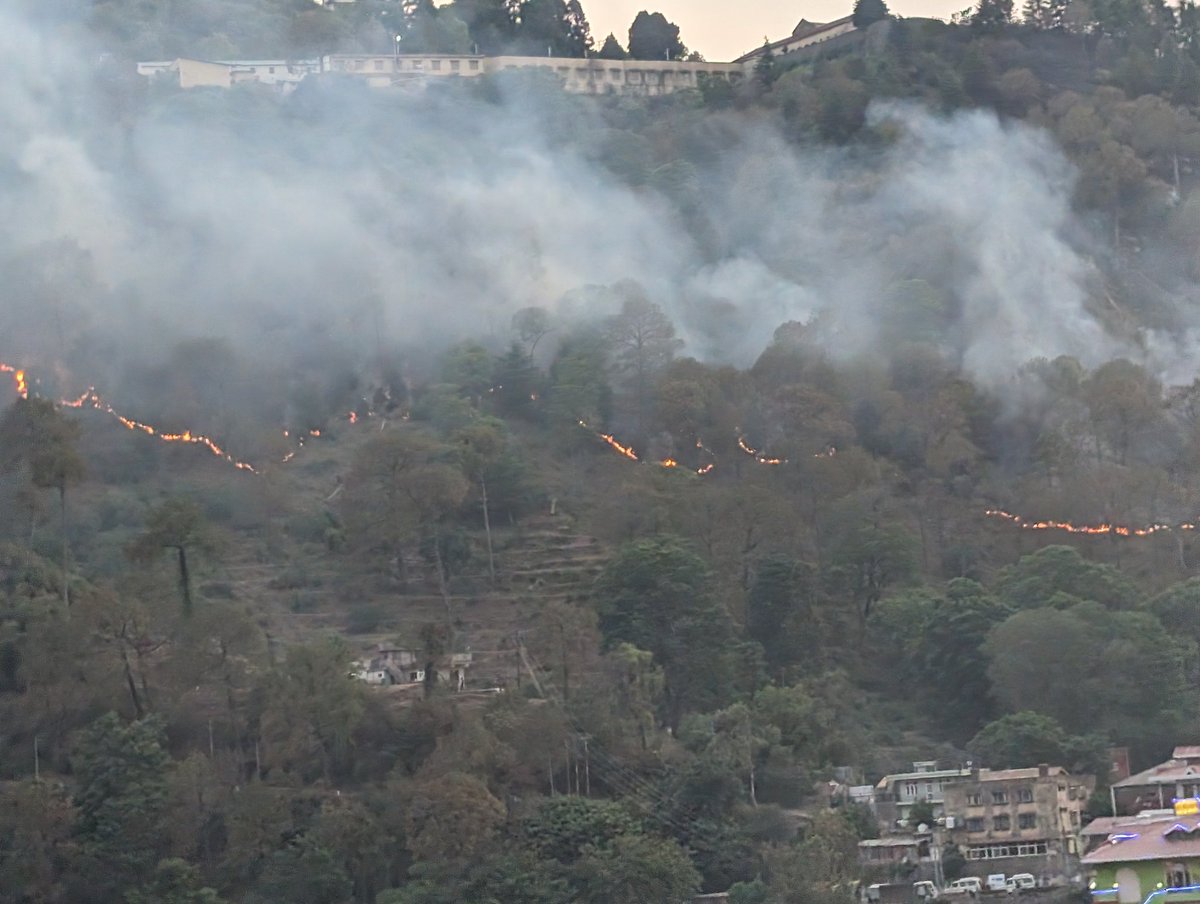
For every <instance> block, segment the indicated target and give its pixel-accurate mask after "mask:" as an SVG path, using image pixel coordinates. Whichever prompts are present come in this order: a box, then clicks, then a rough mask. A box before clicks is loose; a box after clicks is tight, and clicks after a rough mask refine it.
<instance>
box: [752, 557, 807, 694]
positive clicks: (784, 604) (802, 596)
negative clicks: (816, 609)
mask: <svg viewBox="0 0 1200 904" xmlns="http://www.w3.org/2000/svg"><path fill="white" fill-rule="evenodd" d="M813 584H814V580H813V571H812V568H811V567H810V566H808V565H806V564H804V563H801V562H797V561H795V560H793V559H789V558H785V557H783V556H777V557H772V558H769V559H766V560H765V561H763V562H762V563H760V564H759V565H758V568H757V570H756V573H755V577H754V583H753V585H751V587H750V593H749V595H748V597H747V600H746V633H747V634H748V635H749V636H750V637H751V638H753V639H754V640H756V641H758V642H759V643H760V644H762V648H763V652H764V654H765V655H766V658H767V665H768V667H769V668H771V669H772V670H777V669H780V668H782V667H783V666H786V665H790V664H791V663H793V662H795V661H796V660H797V659H799V658H800V657H802V656H803V655H804V653H805V652H806V650H811V649H812V648H814V647H815V644H814V643H813V638H809V637H804V636H803V635H802V634H800V630H802V628H801V626H800V625H799V624H798V622H799V621H800V620H801V619H803V618H804V617H805V616H806V615H811V606H812V601H813V594H814V590H815V588H814V586H813ZM805 627H809V626H807V625H806V626H805ZM798 629H800V630H798Z"/></svg>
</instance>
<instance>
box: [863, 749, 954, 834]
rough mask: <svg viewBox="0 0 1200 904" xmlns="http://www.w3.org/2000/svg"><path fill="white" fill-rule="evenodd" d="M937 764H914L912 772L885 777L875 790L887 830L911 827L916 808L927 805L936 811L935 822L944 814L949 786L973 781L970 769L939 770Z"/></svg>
mask: <svg viewBox="0 0 1200 904" xmlns="http://www.w3.org/2000/svg"><path fill="white" fill-rule="evenodd" d="M937 766H938V764H937V761H936V760H926V761H922V762H918V763H913V771H912V772H898V773H895V774H893V775H885V776H884V777H883V778H881V779H880V780H879V783H878V784H877V785H876V786H875V815H876V816H877V817H878V818H879V821H880V822H881V823H883V824H884V826H886V827H889V828H892V829H894V828H896V827H901V826H908V827H909V828H914V829H915V828H916V826H909V821H910V820H909V814H910V813H911V812H912V808H913V805H914V804H916V803H918V802H920V801H924V802H927V803H929V804H930V805H931V806H932V808H933V815H934V818H935V819H936V818H938V817H941V816H942V815H943V813H944V807H943V804H944V801H945V791H946V787H947V786H948V785H951V784H953V783H954V782H959V781H963V780H964V779H966V778H969V777H970V775H971V770H970V769H969V768H960V769H938V767H937Z"/></svg>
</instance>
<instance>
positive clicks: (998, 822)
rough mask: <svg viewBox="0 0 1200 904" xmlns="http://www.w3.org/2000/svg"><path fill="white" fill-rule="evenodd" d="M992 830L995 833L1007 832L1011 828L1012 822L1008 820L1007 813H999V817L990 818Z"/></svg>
mask: <svg viewBox="0 0 1200 904" xmlns="http://www.w3.org/2000/svg"><path fill="white" fill-rule="evenodd" d="M992 828H993V829H995V830H996V831H997V832H1007V831H1008V830H1009V829H1010V828H1012V820H1011V819H1009V818H1008V814H1007V813H1001V814H1000V815H999V816H993V817H992Z"/></svg>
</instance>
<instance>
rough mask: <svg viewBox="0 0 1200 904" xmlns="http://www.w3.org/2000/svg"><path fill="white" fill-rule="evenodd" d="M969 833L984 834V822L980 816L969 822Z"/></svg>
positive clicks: (972, 818)
mask: <svg viewBox="0 0 1200 904" xmlns="http://www.w3.org/2000/svg"><path fill="white" fill-rule="evenodd" d="M967 831H968V832H982V831H983V820H982V819H981V818H980V817H978V816H972V817H970V818H969V819H968V820H967Z"/></svg>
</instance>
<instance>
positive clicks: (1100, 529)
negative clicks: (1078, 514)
mask: <svg viewBox="0 0 1200 904" xmlns="http://www.w3.org/2000/svg"><path fill="white" fill-rule="evenodd" d="M984 515H986V516H987V517H989V518H999V519H1001V520H1003V521H1008V522H1010V523H1012V524H1015V525H1016V526H1017V527H1019V528H1021V529H1022V530H1060V531H1063V532H1064V533H1068V534H1088V535H1092V536H1095V535H1099V534H1110V535H1112V536H1116V537H1150V536H1153V535H1154V534H1158V533H1162V532H1163V531H1171V530H1196V525H1195V524H1194V523H1192V522H1189V521H1185V522H1183V523H1182V524H1176V525H1171V524H1161V523H1160V524H1148V525H1146V526H1145V527H1129V526H1128V525H1124V524H1107V523H1103V524H1072V523H1071V522H1069V521H1030V520H1028V519H1027V518H1025V517H1023V516H1021V515H1014V514H1013V513H1012V512H1005V511H1002V510H1000V509H988V510H987V511H986V512H984Z"/></svg>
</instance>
